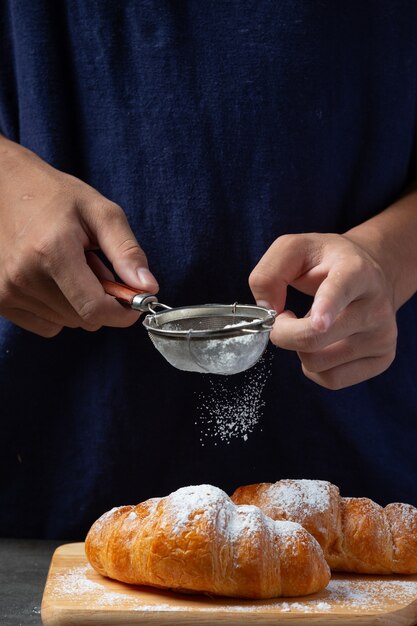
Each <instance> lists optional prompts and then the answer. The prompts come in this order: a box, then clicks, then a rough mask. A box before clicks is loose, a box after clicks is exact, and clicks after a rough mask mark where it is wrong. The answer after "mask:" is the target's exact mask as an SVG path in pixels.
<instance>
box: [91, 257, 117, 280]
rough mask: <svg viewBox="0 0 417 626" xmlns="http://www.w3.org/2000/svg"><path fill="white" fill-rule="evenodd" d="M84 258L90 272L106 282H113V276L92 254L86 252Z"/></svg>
mask: <svg viewBox="0 0 417 626" xmlns="http://www.w3.org/2000/svg"><path fill="white" fill-rule="evenodd" d="M85 258H86V260H87V263H88V267H91V269H92V271H93V272H94V274H95V275H96V276H98V277H99V278H106V279H107V280H114V274H113V273H112V272H111V271H110V270H109V268H108V267H106V265H105V264H104V263H103V261H102V260H101V259H100V258H99V257H98V256H97V254H95V253H94V252H86V253H85Z"/></svg>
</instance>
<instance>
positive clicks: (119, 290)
mask: <svg viewBox="0 0 417 626" xmlns="http://www.w3.org/2000/svg"><path fill="white" fill-rule="evenodd" d="M99 281H100V283H101V284H102V286H103V288H104V291H105V292H106V293H108V294H109V296H114V297H115V298H117V299H118V300H120V302H124V303H125V304H129V305H131V304H132V300H133V298H134V297H135V296H137V295H138V294H141V293H146V292H145V291H142V290H140V289H133V287H128V286H127V285H122V284H121V283H116V282H114V281H113V280H106V279H105V278H99Z"/></svg>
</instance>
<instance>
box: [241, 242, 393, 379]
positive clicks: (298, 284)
mask: <svg viewBox="0 0 417 626" xmlns="http://www.w3.org/2000/svg"><path fill="white" fill-rule="evenodd" d="M249 284H250V287H251V289H252V292H253V295H254V297H255V299H256V301H257V303H258V304H261V305H266V306H267V307H270V308H274V309H275V310H276V311H277V312H278V313H280V314H279V315H278V316H277V318H276V321H275V324H274V327H273V330H272V332H271V341H272V342H273V343H274V344H276V345H277V346H279V347H281V348H284V349H287V350H295V351H297V353H298V356H299V358H300V360H301V364H302V370H303V372H304V374H305V375H306V376H307V377H308V378H310V379H311V380H313V381H315V382H316V383H318V384H319V385H322V386H323V387H327V388H329V389H340V388H342V387H347V386H349V385H354V384H355V383H359V382H361V381H364V380H366V379H368V378H371V377H373V376H376V375H377V374H380V373H381V372H383V371H384V370H385V369H387V368H388V367H389V365H390V364H391V363H392V361H393V359H394V357H395V351H396V340H397V326H396V316H395V313H396V311H395V306H394V294H393V285H392V284H391V283H390V282H389V280H388V278H387V276H386V273H384V271H383V269H382V267H381V265H380V264H379V263H378V262H377V261H376V260H375V258H374V257H373V256H371V254H370V253H369V252H367V250H366V249H365V247H363V245H362V244H361V245H359V244H358V243H355V241H354V237H352V239H351V238H349V235H348V234H346V235H335V234H316V233H311V234H302V235H284V236H282V237H279V238H278V239H276V240H275V242H274V243H273V244H272V246H271V247H270V248H269V250H268V251H267V252H266V253H265V255H264V256H263V257H262V259H261V260H260V262H259V263H258V265H257V266H256V267H255V269H254V270H253V272H252V273H251V276H250V278H249ZM288 285H291V286H292V287H295V288H296V289H298V290H300V291H302V292H303V293H306V294H309V295H312V296H314V301H313V304H312V307H311V310H310V311H309V312H308V313H307V315H306V317H304V318H302V319H297V318H296V316H295V315H294V313H292V312H291V311H285V310H284V307H285V300H286V291H287V286H288Z"/></svg>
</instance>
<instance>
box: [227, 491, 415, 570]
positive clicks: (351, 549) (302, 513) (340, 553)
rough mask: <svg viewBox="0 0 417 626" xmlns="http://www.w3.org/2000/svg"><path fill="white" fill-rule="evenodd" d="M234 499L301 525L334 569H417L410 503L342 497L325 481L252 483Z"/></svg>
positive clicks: (236, 501)
mask: <svg viewBox="0 0 417 626" xmlns="http://www.w3.org/2000/svg"><path fill="white" fill-rule="evenodd" d="M231 499H232V500H233V502H235V503H236V504H239V505H242V504H249V505H250V504H252V505H256V506H259V507H260V508H261V509H262V511H263V512H264V513H265V514H266V515H268V516H269V517H271V518H272V519H274V520H290V521H293V522H298V523H299V524H301V525H302V526H303V527H304V528H305V529H306V530H308V532H309V533H311V534H312V535H313V537H315V538H316V539H317V541H318V542H319V544H320V545H321V547H322V548H323V551H324V556H325V558H326V561H327V563H328V564H329V566H330V568H331V569H332V570H334V571H339V572H356V573H360V574H416V573H417V509H416V508H415V507H413V506H412V505H410V504H401V503H398V502H395V503H393V504H388V506H386V507H385V508H383V507H381V506H379V505H378V504H376V503H375V502H373V501H372V500H369V499H368V498H342V497H341V496H340V493H339V489H338V487H336V486H335V485H332V484H331V483H329V482H327V481H323V480H280V481H278V482H276V483H258V484H255V485H247V486H243V487H239V488H238V489H236V491H235V492H234V494H233V495H232V496H231Z"/></svg>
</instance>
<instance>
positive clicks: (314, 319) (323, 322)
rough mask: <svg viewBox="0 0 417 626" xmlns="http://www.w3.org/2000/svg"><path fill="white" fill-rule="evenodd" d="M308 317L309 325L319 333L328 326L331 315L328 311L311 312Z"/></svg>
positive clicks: (324, 330)
mask: <svg viewBox="0 0 417 626" xmlns="http://www.w3.org/2000/svg"><path fill="white" fill-rule="evenodd" d="M310 319H311V326H312V327H313V328H314V330H317V331H319V332H321V333H324V332H326V330H328V329H329V328H330V325H331V322H332V320H331V317H330V315H329V314H328V313H321V314H317V313H313V314H312V315H311V318H310Z"/></svg>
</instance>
